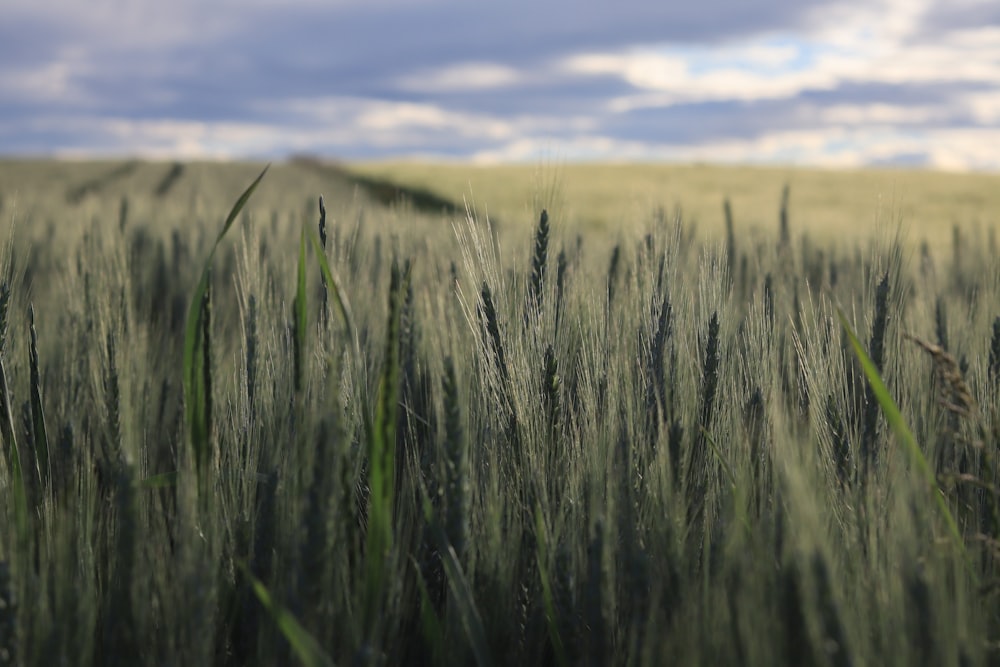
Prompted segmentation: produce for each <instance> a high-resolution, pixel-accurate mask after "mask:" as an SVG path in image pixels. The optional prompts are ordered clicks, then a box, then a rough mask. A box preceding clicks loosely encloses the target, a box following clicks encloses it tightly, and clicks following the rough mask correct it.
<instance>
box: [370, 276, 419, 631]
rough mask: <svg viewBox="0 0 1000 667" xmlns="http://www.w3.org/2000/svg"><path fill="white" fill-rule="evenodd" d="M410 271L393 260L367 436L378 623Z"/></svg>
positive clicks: (373, 612)
mask: <svg viewBox="0 0 1000 667" xmlns="http://www.w3.org/2000/svg"><path fill="white" fill-rule="evenodd" d="M409 278H410V276H409V272H406V273H404V272H403V271H401V270H400V269H399V265H398V264H397V263H396V262H393V265H392V280H391V283H390V285H389V321H388V324H387V325H386V337H385V348H384V357H383V358H384V362H383V367H382V376H381V378H380V380H379V389H378V399H377V402H376V405H375V419H374V420H373V422H372V427H371V429H370V431H369V436H368V463H369V471H368V488H369V490H370V493H369V501H368V502H369V508H368V536H367V537H368V552H367V557H368V614H367V617H366V618H367V626H368V627H369V628H371V627H373V624H374V623H375V620H376V616H377V613H378V609H379V607H380V605H381V600H382V597H383V592H384V585H385V572H386V562H387V560H388V558H389V552H390V551H391V550H392V543H393V519H392V517H393V505H394V502H395V500H394V492H395V470H396V407H397V406H396V404H397V402H398V401H399V385H400V375H401V369H400V360H399V338H400V319H401V317H402V311H403V298H404V295H405V294H406V289H407V283H408V282H409Z"/></svg>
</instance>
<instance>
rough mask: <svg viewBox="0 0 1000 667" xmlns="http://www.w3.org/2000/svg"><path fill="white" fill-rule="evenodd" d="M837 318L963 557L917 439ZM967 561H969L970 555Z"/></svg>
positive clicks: (855, 340) (952, 522)
mask: <svg viewBox="0 0 1000 667" xmlns="http://www.w3.org/2000/svg"><path fill="white" fill-rule="evenodd" d="M837 316H838V317H839V318H840V324H841V326H843V327H844V331H845V332H847V337H848V338H849V339H850V341H851V347H853V348H854V354H855V356H857V358H858V361H859V362H861V368H862V370H864V373H865V377H867V378H868V382H869V383H870V384H871V387H872V391H873V392H874V394H875V398H876V400H877V401H878V404H879V406H880V407H881V408H882V413H883V414H884V415H885V420H886V421H887V422H889V426H890V427H891V428H892V430H893V432H894V433H895V434H896V438H897V440H899V442H900V443H901V444H902V445H903V449H904V450H905V451H906V453H907V455H908V456H909V458H910V461H911V462H912V463H913V465H914V466H916V468H917V471H918V472H919V473H920V475H921V476H922V477H923V479H924V482H926V484H927V487H928V489H929V490H930V492H931V494H932V495H933V496H934V501H935V502H936V503H937V506H938V509H939V510H940V511H941V517H942V518H943V519H944V522H945V523H946V524H947V526H948V530H949V531H950V532H951V535H952V537H953V538H954V540H955V544H956V546H957V547H958V548H959V549H960V550H961V551H962V553H963V554H966V552H965V544H964V542H963V541H962V534H961V532H960V531H959V529H958V524H957V523H955V518H954V517H953V516H952V515H951V510H949V509H948V504H947V503H946V502H945V497H944V492H943V491H942V490H941V488H940V487H939V486H938V483H937V479H936V478H935V476H934V471H933V470H931V466H930V464H929V463H928V462H927V458H926V457H925V456H924V453H923V451H922V450H921V449H920V445H918V444H917V439H916V438H915V437H914V436H913V433H912V432H911V431H910V427H909V426H907V425H906V420H905V419H903V415H902V413H901V412H900V411H899V407H898V406H897V405H896V402H895V401H894V400H893V399H892V396H891V395H890V394H889V390H888V389H887V388H886V386H885V383H883V382H882V378H881V376H880V375H879V372H878V368H876V367H875V363H874V362H873V361H872V360H871V358H870V357H869V356H868V353H867V352H865V348H864V346H863V345H862V344H861V341H859V340H858V337H857V336H855V335H854V331H853V330H852V329H851V325H850V324H849V323H848V321H847V318H846V317H845V316H844V313H843V312H842V311H841V310H840V309H839V308H838V309H837ZM966 560H968V555H967V554H966Z"/></svg>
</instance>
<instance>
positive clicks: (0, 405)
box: [0, 358, 28, 546]
mask: <svg viewBox="0 0 1000 667" xmlns="http://www.w3.org/2000/svg"><path fill="white" fill-rule="evenodd" d="M0 431H2V432H3V438H4V441H5V442H6V444H7V446H6V447H5V448H4V454H6V458H7V472H8V474H10V478H11V483H12V485H13V487H14V521H15V523H16V525H17V533H18V537H19V539H20V543H21V545H22V546H26V542H27V537H28V491H27V489H26V488H25V486H24V475H23V473H22V472H21V453H20V451H19V450H18V448H17V438H16V437H15V435H14V418H13V415H12V413H11V410H10V391H9V390H8V386H7V371H6V369H5V368H4V363H3V359H2V358H0Z"/></svg>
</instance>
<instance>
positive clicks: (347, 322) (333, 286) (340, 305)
mask: <svg viewBox="0 0 1000 667" xmlns="http://www.w3.org/2000/svg"><path fill="white" fill-rule="evenodd" d="M309 241H310V243H311V244H312V247H313V252H314V253H315V255H316V259H317V260H318V261H319V268H320V271H321V272H322V273H323V280H324V281H325V283H326V288H327V291H329V292H330V293H332V294H333V298H334V300H335V301H336V302H337V310H338V311H340V317H341V319H343V320H344V326H345V327H347V333H348V335H349V336H351V339H352V341H353V342H354V344H355V347H356V348H357V347H358V346H357V339H356V338H355V331H356V330H355V328H354V317H353V316H352V315H351V307H350V304H349V303H348V301H347V297H346V296H345V294H344V289H343V287H341V286H340V280H339V279H338V278H337V276H336V275H335V274H334V273H333V271H331V270H330V263H329V262H327V261H326V253H325V252H324V251H323V247H322V246H320V244H319V240H318V239H317V238H316V234H315V232H312V231H311V230H310V234H309ZM355 352H356V353H360V350H358V349H355Z"/></svg>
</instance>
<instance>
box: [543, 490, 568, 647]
mask: <svg viewBox="0 0 1000 667" xmlns="http://www.w3.org/2000/svg"><path fill="white" fill-rule="evenodd" d="M535 535H537V537H538V543H537V544H538V548H537V549H536V551H535V554H536V556H537V557H538V576H539V577H540V578H541V580H542V599H543V601H544V604H545V625H546V626H548V629H549V640H550V641H551V642H552V648H553V650H554V651H555V654H556V664H557V665H560V666H561V667H565V666H566V665H568V664H569V660H568V659H567V658H566V648H565V647H564V646H563V641H562V637H561V636H559V626H558V624H557V623H556V605H555V599H554V598H553V596H552V583H551V580H550V578H549V568H548V544H547V543H546V541H545V519H543V518H542V509H541V507H538V506H536V507H535Z"/></svg>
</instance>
